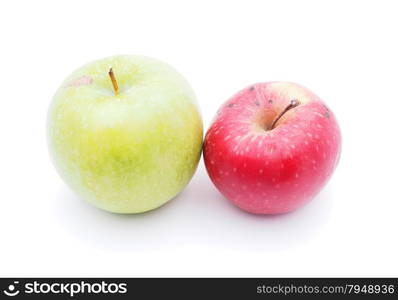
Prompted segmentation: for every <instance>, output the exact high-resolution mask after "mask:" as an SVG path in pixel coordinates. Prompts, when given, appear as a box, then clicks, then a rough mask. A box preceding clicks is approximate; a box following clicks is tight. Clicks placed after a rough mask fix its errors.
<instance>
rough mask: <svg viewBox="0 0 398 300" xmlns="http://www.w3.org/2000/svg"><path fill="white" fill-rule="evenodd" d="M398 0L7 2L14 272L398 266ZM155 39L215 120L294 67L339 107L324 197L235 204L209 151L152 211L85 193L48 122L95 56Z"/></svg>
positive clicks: (4, 248) (2, 160)
mask: <svg viewBox="0 0 398 300" xmlns="http://www.w3.org/2000/svg"><path fill="white" fill-rule="evenodd" d="M397 9H398V7H397V2H396V1H372V2H369V1H250V0H244V1H232V0H230V1H171V0H168V1H148V0H145V1H144V0H142V1H116V0H111V1H110V0H107V1H71V0H69V1H3V2H2V3H1V4H0V30H1V44H2V45H1V48H0V53H1V55H0V68H1V71H0V85H1V96H0V97H1V106H0V107H1V114H0V128H1V139H0V141H1V142H0V176H1V195H0V238H1V240H0V276H398V234H397V230H398V217H397V216H398V191H397V186H398V175H397V168H398V143H397V140H398V119H397V117H396V115H397V110H398V89H397V87H398V58H397V56H398V45H397V30H398V16H397ZM115 54H144V55H147V56H152V57H156V58H158V59H161V60H164V61H166V62H168V63H169V64H171V65H173V66H174V67H175V68H176V69H177V70H179V71H180V72H181V73H182V74H183V75H184V76H185V77H186V78H187V79H188V81H189V82H190V83H191V84H192V86H193V88H194V90H195V91H196V94H197V97H198V100H199V102H200V105H201V109H202V114H203V119H204V126H205V128H206V129H207V128H208V126H209V124H210V120H211V119H212V117H213V115H214V114H215V112H216V110H217V109H218V107H219V106H220V105H221V104H222V103H223V102H224V101H225V100H227V99H228V98H229V97H230V96H231V95H233V94H234V93H235V92H237V91H238V90H240V89H241V88H243V87H245V86H247V85H249V84H251V83H254V82H260V81H273V80H286V81H293V82H298V83H301V84H303V85H304V86H307V87H308V88H310V89H311V90H313V91H314V92H315V93H317V94H318V95H319V96H320V97H321V98H323V99H324V100H325V101H326V102H327V103H328V105H329V106H330V107H331V108H332V110H333V111H334V112H335V114H336V115H337V118H338V120H339V122H340V125H341V129H342V134H343V151H342V158H341V163H340V165H339V166H338V169H337V170H336V172H335V174H334V176H333V178H332V180H331V181H330V182H329V184H328V185H327V186H326V187H325V189H324V190H323V191H322V192H321V194H320V195H319V196H318V197H317V198H315V199H314V200H313V201H312V202H311V203H310V204H308V205H307V206H305V207H303V208H302V209H300V210H298V211H296V212H294V213H290V214H286V215H281V216H274V217H260V216H254V215H250V214H247V213H244V212H242V211H240V210H238V209H237V208H235V207H233V206H232V205H230V204H229V203H228V202H227V201H226V200H225V199H223V197H222V196H220V194H219V193H218V191H217V190H216V189H215V188H214V187H213V185H212V183H211V182H210V180H209V179H208V177H207V174H206V172H205V169H204V167H203V162H202V161H201V163H200V167H199V170H198V171H197V173H196V174H195V176H194V178H193V180H192V181H191V182H190V184H189V185H188V187H187V188H186V189H185V190H184V192H183V193H182V194H181V195H180V196H178V197H177V198H176V199H174V200H173V201H171V202H170V203H169V204H167V205H165V206H164V207H162V208H160V209H158V210H155V211H153V212H149V213H146V214H141V215H130V216H122V215H114V214H109V213H106V212H102V211H100V210H98V209H96V208H93V207H91V206H89V205H88V204H86V203H85V202H83V201H82V200H80V199H78V198H77V197H76V196H75V195H74V194H73V192H72V191H70V190H69V189H68V188H67V187H66V186H65V185H64V183H63V182H62V181H61V179H60V178H59V177H58V175H57V174H56V172H55V170H54V168H53V166H52V165H51V163H50V160H49V158H48V154H47V146H46V138H45V121H46V113H47V108H48V105H49V103H50V101H51V98H52V95H53V93H54V92H55V90H56V89H57V87H58V85H59V84H60V83H61V81H62V80H63V79H64V78H65V77H66V76H67V75H68V74H69V73H70V72H72V71H73V70H74V69H76V68H77V67H79V66H81V65H82V64H84V63H86V62H88V61H91V60H94V59H97V58H101V57H104V56H109V55H115Z"/></svg>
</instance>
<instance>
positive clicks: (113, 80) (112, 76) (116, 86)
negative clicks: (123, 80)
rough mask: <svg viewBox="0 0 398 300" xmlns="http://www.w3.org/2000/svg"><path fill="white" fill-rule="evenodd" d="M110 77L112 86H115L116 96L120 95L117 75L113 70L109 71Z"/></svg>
mask: <svg viewBox="0 0 398 300" xmlns="http://www.w3.org/2000/svg"><path fill="white" fill-rule="evenodd" d="M108 74H109V77H110V78H111V81H112V85H113V90H114V91H115V95H118V94H119V86H118V85H117V81H116V77H115V74H114V73H113V70H112V68H110V69H109V72H108Z"/></svg>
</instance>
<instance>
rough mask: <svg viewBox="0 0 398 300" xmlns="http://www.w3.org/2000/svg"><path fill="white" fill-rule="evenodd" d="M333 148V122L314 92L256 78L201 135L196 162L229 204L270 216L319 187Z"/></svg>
mask: <svg viewBox="0 0 398 300" xmlns="http://www.w3.org/2000/svg"><path fill="white" fill-rule="evenodd" d="M296 101H297V102H296ZM257 102H258V103H259V105H257V104H256V103H257ZM292 103H294V104H295V105H292ZM289 105H290V108H289ZM286 108H289V109H286ZM272 125H274V126H273V127H272ZM215 131H217V135H213V134H211V133H212V132H215ZM340 149H341V135H340V129H339V126H338V124H337V121H336V119H335V117H334V115H333V113H332V112H331V111H330V109H329V108H327V107H326V106H325V104H324V103H323V101H322V100H321V99H320V98H319V97H318V96H316V95H315V94H313V93H312V92H310V91H309V90H308V89H306V88H304V87H301V86H299V85H297V84H293V83H284V82H272V83H259V84H255V85H252V86H250V87H248V88H246V89H243V90H241V91H240V92H238V93H237V94H236V95H235V96H233V97H232V98H231V99H230V100H228V101H227V102H226V103H225V105H223V106H222V108H221V109H220V110H219V113H218V115H217V116H216V118H215V120H214V122H213V124H212V125H211V127H210V129H209V130H208V134H207V135H206V138H205V143H204V160H205V164H206V168H207V171H208V173H209V175H210V178H211V179H212V180H213V182H214V184H215V185H216V187H217V188H218V189H219V190H220V191H221V193H222V194H223V195H224V196H225V197H226V198H228V199H229V200H231V201H232V202H233V203H234V204H235V205H237V206H238V207H240V208H242V209H243V210H246V211H249V212H252V213H257V214H276V213H284V212H288V211H292V210H294V209H296V208H298V207H300V206H302V205H303V204H304V203H306V202H308V201H309V200H310V199H312V198H313V197H314V196H315V195H316V194H317V193H318V192H319V191H320V190H321V189H322V187H323V186H324V185H325V184H326V183H327V181H328V180H329V178H330V176H331V175H332V173H333V171H334V169H335V167H336V165H337V163H338V159H339V156H340ZM220 151H221V152H222V154H223V155H222V156H220V155H218V152H220ZM212 161H214V162H215V163H214V164H213V163H211V162H212ZM219 169H222V170H223V172H224V174H222V175H220V174H219V172H218V170H219ZM228 171H230V173H231V174H232V175H231V176H226V175H225V173H226V172H228ZM249 191H250V193H249ZM251 195H253V196H251Z"/></svg>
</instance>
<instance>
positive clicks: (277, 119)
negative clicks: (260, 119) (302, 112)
mask: <svg viewBox="0 0 398 300" xmlns="http://www.w3.org/2000/svg"><path fill="white" fill-rule="evenodd" d="M299 105H300V101H298V100H297V99H294V100H292V101H290V104H289V105H288V106H286V108H285V109H284V110H283V111H282V112H281V113H280V114H279V115H278V117H277V118H276V119H275V120H274V122H272V125H271V129H270V130H272V129H274V128H275V125H276V123H278V121H279V120H280V118H282V116H283V115H284V114H285V113H287V112H288V111H289V110H291V109H292V108H295V107H297V106H299Z"/></svg>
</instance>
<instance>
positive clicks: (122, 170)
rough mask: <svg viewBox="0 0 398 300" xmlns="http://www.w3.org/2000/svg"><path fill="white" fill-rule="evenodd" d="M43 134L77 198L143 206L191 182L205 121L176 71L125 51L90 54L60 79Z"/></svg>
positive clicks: (131, 209)
mask: <svg viewBox="0 0 398 300" xmlns="http://www.w3.org/2000/svg"><path fill="white" fill-rule="evenodd" d="M111 67H112V68H113V72H114V74H115V77H116V80H117V82H118V85H119V93H118V94H117V95H116V93H115V91H114V89H113V86H112V82H111V80H110V77H109V75H108V71H109V69H110V68H111ZM47 136H48V146H49V151H50V155H51V158H52V160H53V162H54V165H55V167H56V169H57V171H58V173H59V174H60V175H61V177H62V178H63V179H64V181H65V182H66V183H67V184H68V185H69V186H70V187H71V188H72V189H73V190H74V191H75V192H76V193H77V194H78V195H79V196H80V197H81V198H83V199H85V200H86V201H88V202H89V203H91V204H93V205H94V206H96V207H98V208H101V209H103V210H107V211H110V212H115V213H141V212H145V211H149V210H152V209H155V208H157V207H159V206H161V205H163V204H165V203H166V202H167V201H169V200H170V199H172V198H173V197H174V196H176V195H177V194H178V193H179V192H180V191H181V190H182V189H183V188H184V187H185V186H186V185H187V184H188V182H189V180H190V179H191V177H192V176H193V174H194V172H195V170H196V168H197V165H198V162H199V159H200V155H201V151H202V138H203V125H202V119H201V116H200V113H199V110H198V106H197V103H196V99H195V95H194V93H193V91H192V89H191V87H190V85H189V84H188V83H187V81H186V80H185V79H184V78H183V77H182V76H181V75H180V74H179V73H177V72H176V71H175V70H174V69H173V68H172V67H170V66H169V65H167V64H165V63H163V62H160V61H158V60H155V59H152V58H148V57H144V56H130V55H123V56H113V57H108V58H104V59H101V60H97V61H94V62H91V63H89V64H87V65H85V66H83V67H82V68H80V69H78V70H76V71H75V72H74V73H72V74H71V75H70V76H69V77H68V78H67V79H66V80H65V82H64V83H63V84H62V85H61V87H60V88H59V89H58V90H57V92H56V93H55V95H54V98H53V100H52V103H51V106H50V108H49V112H48V119H47Z"/></svg>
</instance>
